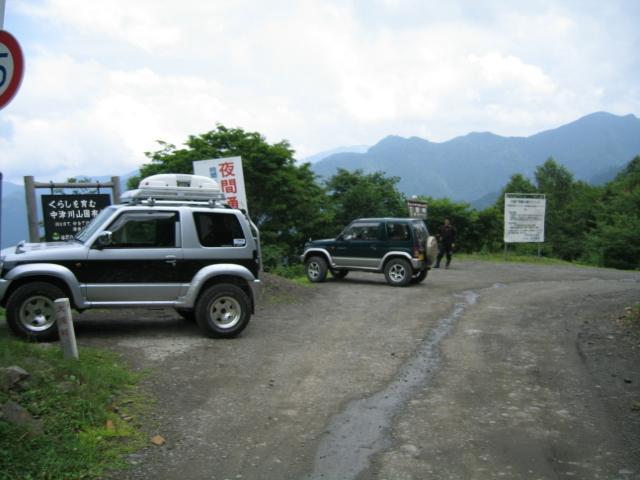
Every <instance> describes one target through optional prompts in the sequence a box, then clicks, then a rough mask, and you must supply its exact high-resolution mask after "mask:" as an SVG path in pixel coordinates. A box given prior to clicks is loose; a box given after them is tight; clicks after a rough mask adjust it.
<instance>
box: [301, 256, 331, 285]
mask: <svg viewBox="0 0 640 480" xmlns="http://www.w3.org/2000/svg"><path fill="white" fill-rule="evenodd" d="M327 269H328V267H327V261H326V260H325V259H324V258H322V257H317V256H316V257H310V258H309V259H308V260H307V261H306V263H305V271H306V273H307V278H308V279H309V281H310V282H313V283H319V282H324V281H325V279H326V278H327Z"/></svg>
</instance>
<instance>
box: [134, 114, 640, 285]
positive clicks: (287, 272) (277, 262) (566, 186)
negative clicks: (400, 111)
mask: <svg viewBox="0 0 640 480" xmlns="http://www.w3.org/2000/svg"><path fill="white" fill-rule="evenodd" d="M159 144H160V147H161V148H160V150H158V151H155V152H147V153H146V155H147V157H148V158H149V159H150V162H149V163H147V164H145V165H144V166H142V168H141V170H140V176H141V177H146V176H149V175H153V174H157V173H191V172H192V168H193V166H192V162H193V161H194V160H202V159H206V158H218V157H229V156H242V160H243V169H244V175H245V181H246V182H247V183H248V184H250V185H251V186H252V188H251V189H249V191H248V202H249V205H250V206H251V212H250V213H251V216H252V218H253V219H254V221H256V222H257V224H258V226H259V227H260V231H261V235H262V244H263V259H264V265H265V269H266V270H267V271H269V272H272V273H277V274H279V275H284V276H287V277H297V276H298V274H297V273H296V272H297V271H298V270H297V269H298V266H297V264H298V262H299V260H298V255H299V254H300V253H301V252H302V248H303V245H304V242H305V241H306V240H307V239H309V238H310V237H311V238H315V239H317V238H327V237H334V236H335V235H337V234H338V233H339V232H340V231H341V230H342V228H344V227H345V226H346V225H347V224H348V223H349V222H350V221H351V220H353V219H355V218H358V217H376V216H406V214H407V212H406V206H405V201H406V198H405V197H404V195H403V194H402V193H401V192H399V191H398V189H397V184H398V178H394V177H387V176H386V175H385V174H384V172H374V173H364V172H362V171H359V170H356V171H353V172H351V171H346V170H338V172H337V173H336V174H335V175H334V176H332V177H331V178H328V179H319V178H317V177H316V176H315V174H314V173H313V171H312V170H311V168H310V165H309V164H300V163H297V162H296V160H295V159H294V151H293V150H292V149H291V146H290V145H289V143H288V142H286V141H281V142H278V143H274V144H270V143H268V142H267V141H266V139H265V138H264V137H263V136H262V135H260V134H259V133H257V132H245V131H244V130H242V129H240V128H233V129H230V128H227V127H224V126H222V125H218V126H217V127H216V129H215V130H212V131H210V132H207V133H204V134H201V135H192V136H190V137H189V138H188V139H187V141H186V142H185V145H184V147H183V148H177V147H176V146H175V145H171V144H168V143H166V142H159ZM138 181H139V178H132V179H131V180H130V183H129V186H130V187H131V188H135V187H136V186H137V183H138ZM505 192H510V193H544V194H545V195H546V198H547V218H546V226H545V243H544V244H543V245H542V249H541V251H542V256H543V257H545V258H554V259H560V260H564V261H569V262H580V263H583V264H588V265H594V266H601V267H610V268H620V269H631V270H633V269H638V268H640V156H638V157H636V158H634V159H632V160H631V161H630V162H629V164H628V165H627V166H626V168H624V169H623V170H622V171H621V172H620V174H619V175H618V176H617V177H616V178H615V179H614V180H612V181H611V182H609V183H607V184H606V185H598V186H596V185H590V184H588V183H585V182H582V181H577V180H575V178H574V176H573V174H572V173H571V172H570V171H568V170H567V169H566V168H564V167H563V166H561V165H560V164H558V163H557V162H556V161H555V160H553V159H552V158H549V159H548V160H547V161H546V162H544V164H542V165H540V166H539V167H538V168H537V169H536V171H535V173H534V176H533V178H527V177H525V176H524V175H522V174H516V175H513V176H512V177H511V179H510V180H509V182H508V183H507V185H505V187H504V189H503V191H502V194H501V195H500V196H499V197H498V200H497V201H496V202H495V204H494V205H491V206H489V207H488V208H485V209H483V210H476V209H473V208H472V207H471V206H470V205H469V204H468V203H463V202H453V201H451V200H449V199H436V198H431V197H429V196H427V195H425V196H422V197H420V198H421V199H422V200H426V201H427V202H428V204H429V219H428V221H427V225H428V227H429V230H430V231H431V232H432V233H434V232H436V231H437V229H438V228H439V227H440V225H442V222H443V220H444V217H449V218H451V220H452V223H453V224H454V225H455V226H456V228H457V230H458V237H459V238H458V241H457V242H456V248H457V250H458V251H459V252H460V253H480V254H482V255H484V256H488V255H492V254H498V256H496V257H495V259H496V260H501V259H502V257H501V256H500V255H499V254H500V253H501V252H502V251H503V250H504V244H503V242H502V238H503V218H504V217H503V216H504V200H503V198H504V195H503V194H504V193H505ZM425 193H426V194H428V192H425ZM509 249H510V250H511V253H512V254H514V255H516V256H517V255H524V256H527V257H528V256H531V255H536V254H537V245H510V246H509ZM509 258H511V259H514V258H516V257H509Z"/></svg>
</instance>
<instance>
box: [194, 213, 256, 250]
mask: <svg viewBox="0 0 640 480" xmlns="http://www.w3.org/2000/svg"><path fill="white" fill-rule="evenodd" d="M193 218H194V221H195V223H196V230H197V232H198V240H200V244H201V245H202V246H203V247H244V246H245V245H246V243H247V241H246V239H245V236H244V232H243V231H242V226H241V225H240V222H239V221H238V217H236V216H235V215H234V214H232V213H213V212H211V213H209V212H195V213H194V214H193Z"/></svg>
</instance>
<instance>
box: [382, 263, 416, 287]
mask: <svg viewBox="0 0 640 480" xmlns="http://www.w3.org/2000/svg"><path fill="white" fill-rule="evenodd" d="M384 276H385V278H386V279H387V283H388V284H389V285H391V286H392V287H405V286H407V285H409V283H410V282H411V277H412V276H413V269H412V268H411V264H410V263H409V262H408V261H407V260H405V259H403V258H392V259H391V260H389V261H388V262H387V264H386V265H385V266H384Z"/></svg>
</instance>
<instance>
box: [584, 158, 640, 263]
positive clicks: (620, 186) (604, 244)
mask: <svg viewBox="0 0 640 480" xmlns="http://www.w3.org/2000/svg"><path fill="white" fill-rule="evenodd" d="M639 239H640V156H636V157H635V158H634V159H633V160H631V162H629V164H628V165H627V166H626V167H625V168H624V169H623V170H622V171H621V172H620V173H619V174H618V175H617V176H616V178H615V179H614V180H612V181H611V182H609V183H608V184H607V185H606V186H605V188H604V192H603V193H602V194H601V202H599V206H598V208H597V211H596V226H595V228H594V229H593V230H592V232H591V234H590V235H589V237H588V239H587V241H586V242H585V243H586V246H585V252H584V258H585V259H586V260H587V261H590V262H591V263H596V264H598V265H601V266H604V267H612V268H623V269H638V268H640V241H639Z"/></svg>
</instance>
